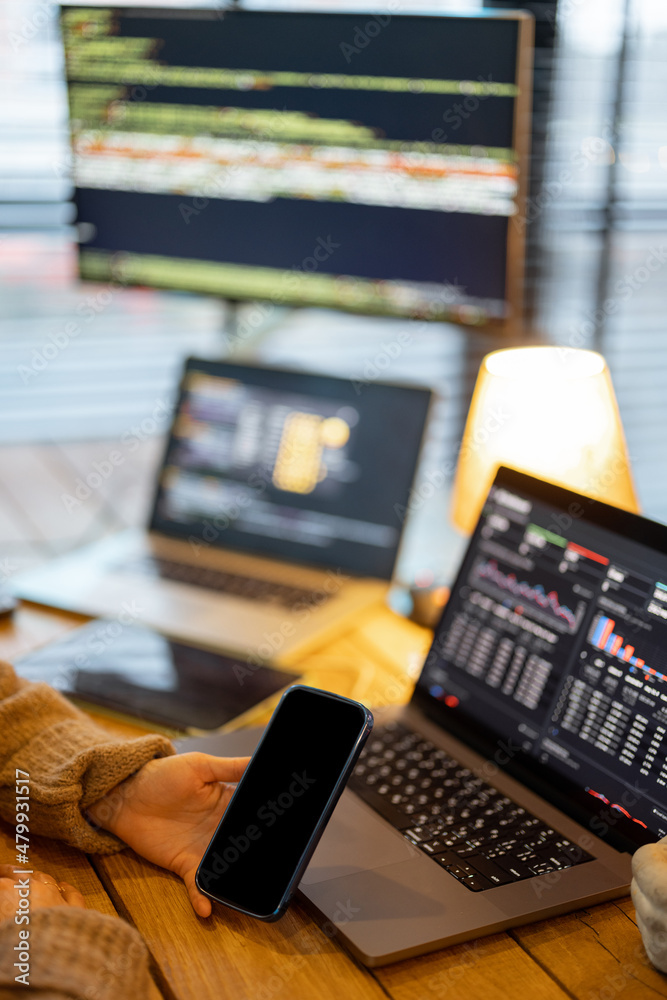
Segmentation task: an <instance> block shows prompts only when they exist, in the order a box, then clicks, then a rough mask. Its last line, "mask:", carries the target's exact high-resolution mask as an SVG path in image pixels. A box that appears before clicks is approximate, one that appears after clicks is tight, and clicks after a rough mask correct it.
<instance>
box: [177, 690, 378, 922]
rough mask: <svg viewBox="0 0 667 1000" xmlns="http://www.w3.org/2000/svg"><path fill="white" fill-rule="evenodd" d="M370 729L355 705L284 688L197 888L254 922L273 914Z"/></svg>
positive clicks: (208, 853) (297, 877) (306, 857)
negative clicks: (251, 917) (256, 919)
mask: <svg viewBox="0 0 667 1000" xmlns="http://www.w3.org/2000/svg"><path fill="white" fill-rule="evenodd" d="M372 726H373V717H372V715H371V713H370V712H369V711H368V709H366V708H364V706H363V705H360V704H359V703H358V702H356V701H351V700H350V699H348V698H342V697H340V696H338V695H334V694H331V693H329V692H328V691H319V690H317V689H316V688H308V687H303V686H302V685H294V686H293V687H290V688H288V689H287V691H286V692H285V693H284V695H283V696H282V698H281V699H280V702H279V703H278V707H277V708H276V710H275V712H274V713H273V716H272V717H271V720H270V722H269V725H268V726H267V728H266V731H265V733H264V735H263V737H262V739H261V741H260V743H259V746H258V747H257V749H256V750H255V753H254V754H253V756H252V758H251V760H250V763H249V764H248V767H247V768H246V771H245V773H244V775H243V777H242V778H241V781H240V782H239V785H238V787H237V789H236V791H235V792H234V795H233V796H232V799H231V801H230V803H229V805H228V806H227V809H226V811H225V814H224V816H223V817H222V820H221V821H220V824H219V825H218V828H217V830H216V832H215V834H214V835H213V839H212V840H211V843H210V844H209V846H208V847H207V849H206V852H205V854H204V857H203V858H202V860H201V863H200V865H199V868H198V869H197V875H196V883H197V887H198V889H200V890H201V892H203V893H205V894H206V895H207V896H210V897H211V899H214V900H217V901H218V902H220V903H224V904H225V905H226V906H230V907H232V908H233V909H235V910H240V911H241V912H243V913H247V914H249V915H250V916H253V917H257V918H259V919H260V920H277V919H278V917H281V916H282V914H283V913H284V912H285V909H286V908H287V904H288V903H289V900H290V898H291V896H292V894H293V892H294V890H295V889H296V886H297V884H298V882H299V880H300V878H301V877H302V875H303V873H304V871H305V869H306V866H307V865H308V862H309V861H310V858H311V856H312V854H313V851H314V850H315V847H316V846H317V842H318V841H319V839H320V837H321V835H322V833H323V831H324V828H325V826H326V824H327V821H328V820H329V817H330V816H331V814H332V812H333V810H334V806H335V805H336V802H337V801H338V799H339V798H340V795H341V793H342V791H343V789H344V787H345V783H346V781H347V779H348V778H349V776H350V774H351V773H352V769H353V768H354V765H355V762H356V760H357V758H358V757H359V754H360V752H361V749H362V747H363V745H364V743H365V742H366V740H367V738H368V735H369V733H370V731H371V728H372Z"/></svg>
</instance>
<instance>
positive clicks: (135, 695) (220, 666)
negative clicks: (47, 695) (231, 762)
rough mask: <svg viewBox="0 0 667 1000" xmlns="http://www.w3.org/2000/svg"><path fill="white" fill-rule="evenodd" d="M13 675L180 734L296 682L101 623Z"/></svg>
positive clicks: (231, 715) (226, 717)
mask: <svg viewBox="0 0 667 1000" xmlns="http://www.w3.org/2000/svg"><path fill="white" fill-rule="evenodd" d="M15 669H16V673H17V674H18V675H19V676H20V677H24V678H26V680H31V681H46V682H47V683H48V684H50V685H51V686H52V687H54V688H56V689H57V690H59V691H62V693H63V694H65V695H67V696H68V697H70V698H73V699H74V700H76V701H81V702H84V703H87V704H91V705H95V706H99V707H101V708H103V709H106V710H108V711H112V712H114V713H120V714H123V715H130V716H134V717H136V718H139V719H142V720H144V721H146V722H150V723H152V724H153V725H158V726H161V727H164V728H167V729H171V730H176V731H177V732H184V733H188V732H190V733H193V732H195V733H196V732H201V731H210V730H214V729H219V728H220V727H221V726H224V725H226V724H227V723H229V722H231V720H232V719H236V718H237V717H238V716H240V715H242V714H244V713H245V712H247V711H248V710H249V709H251V708H253V707H255V706H256V705H258V704H259V703H260V702H262V701H264V700H265V699H267V698H270V697H271V696H272V695H275V694H277V693H278V692H279V691H282V690H283V688H285V687H287V685H288V684H293V683H294V681H295V680H296V679H297V676H296V675H295V674H294V673H287V672H286V671H281V670H275V669H274V668H272V667H265V666H257V665H256V664H253V663H249V662H247V661H246V660H244V659H243V658H235V657H230V656H225V655H223V654H222V653H215V652H212V651H210V650H206V649H198V648H196V647H195V646H189V645H185V644H184V643H182V642H176V641H175V640H173V639H168V638H166V637H165V636H163V635H160V634H159V633H157V632H153V631H152V630H151V629H146V628H140V627H139V626H136V625H122V624H121V623H120V622H117V621H106V620H96V621H92V622H89V623H88V624H87V625H84V626H82V627H81V628H78V629H75V630H74V631H73V632H71V633H69V634H68V635H66V636H65V637H64V638H63V639H60V640H59V641H57V642H54V643H51V644H49V645H48V646H45V647H44V648H43V649H39V650H37V651H36V652H34V653H30V654H28V655H27V656H25V657H23V658H22V659H20V660H18V661H17V662H16V664H15Z"/></svg>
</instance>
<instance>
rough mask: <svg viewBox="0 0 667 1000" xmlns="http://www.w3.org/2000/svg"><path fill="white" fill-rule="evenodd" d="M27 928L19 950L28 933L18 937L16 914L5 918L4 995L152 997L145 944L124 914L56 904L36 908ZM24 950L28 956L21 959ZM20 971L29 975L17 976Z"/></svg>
mask: <svg viewBox="0 0 667 1000" xmlns="http://www.w3.org/2000/svg"><path fill="white" fill-rule="evenodd" d="M28 930H29V935H30V936H29V938H28V945H29V947H28V948H26V949H25V950H24V951H23V952H21V951H15V950H14V949H15V948H17V946H18V945H19V944H20V943H21V944H23V945H25V939H24V940H23V941H22V942H20V941H19V928H18V927H17V926H16V924H15V923H14V921H13V920H5V921H3V922H2V923H0V1000H5V998H7V1000H16V998H18V997H20V996H25V995H26V994H27V995H29V996H39V997H40V1000H89V998H94V1000H129V998H132V1000H145V998H146V997H147V995H148V985H149V978H148V961H147V953H146V947H145V945H144V943H143V941H142V940H141V938H140V937H139V935H138V933H137V932H136V931H135V930H134V928H132V927H130V925H129V924H126V923H125V921H124V920H121V919H120V918H119V917H108V916H106V915H105V914H103V913H97V912H96V911H95V910H84V909H82V908H80V907H78V906H53V907H48V908H47V909H43V910H37V911H36V912H35V913H33V914H31V916H30V926H29V928H28ZM21 956H22V957H23V958H27V961H25V962H21V961H20V957H21ZM14 962H17V963H18V966H19V967H17V968H15V967H14ZM26 966H27V970H26V968H25V967H26ZM21 975H23V976H26V975H27V980H26V979H25V978H24V979H23V981H19V982H17V981H16V976H21ZM33 991H35V992H33ZM37 991H38V992H37Z"/></svg>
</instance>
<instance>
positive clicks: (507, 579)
mask: <svg viewBox="0 0 667 1000" xmlns="http://www.w3.org/2000/svg"><path fill="white" fill-rule="evenodd" d="M477 576H478V577H479V578H480V579H481V580H486V581H488V582H489V583H492V584H494V585H495V586H496V587H498V588H499V589H500V590H505V591H507V592H508V593H510V594H512V595H513V596H514V597H519V598H521V599H522V600H524V601H527V602H528V603H529V604H534V605H535V606H536V607H538V608H540V609H541V610H542V611H548V612H551V614H553V615H554V616H555V617H556V618H558V619H560V620H561V621H564V622H565V623H566V624H567V625H569V627H570V628H571V629H574V628H576V625H577V616H576V615H575V613H574V611H572V609H571V608H568V607H567V605H565V604H561V603H560V600H559V597H558V593H557V591H555V590H549V591H547V590H546V589H545V588H544V587H543V586H542V584H541V583H536V584H532V583H528V581H526V580H519V578H518V577H517V575H516V573H511V572H510V573H503V571H502V570H501V568H500V567H499V565H498V563H497V562H496V560H495V559H487V560H485V561H483V562H481V563H479V565H478V566H477Z"/></svg>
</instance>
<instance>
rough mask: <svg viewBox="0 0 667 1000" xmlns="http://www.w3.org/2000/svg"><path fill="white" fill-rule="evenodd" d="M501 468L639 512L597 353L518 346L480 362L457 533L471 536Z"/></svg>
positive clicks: (457, 500)
mask: <svg viewBox="0 0 667 1000" xmlns="http://www.w3.org/2000/svg"><path fill="white" fill-rule="evenodd" d="M499 465H509V466H511V467H512V468H514V469H518V470H519V471H521V472H527V473H530V474H531V475H533V476H537V477H539V478H541V479H547V480H549V481H550V482H553V483H557V484H558V485H561V486H565V487H567V488H569V489H573V490H576V491H577V492H579V493H584V494H586V495H587V496H592V497H595V499H596V500H603V501H605V502H606V503H610V504H614V505H615V506H617V507H623V508H625V510H630V511H634V512H638V511H639V503H638V501H637V495H636V493H635V487H634V483H633V481H632V474H631V471H630V462H629V458H628V453H627V448H626V444H625V435H624V434H623V427H622V425H621V418H620V415H619V412H618V405H617V403H616V397H615V395H614V388H613V386H612V382H611V375H610V374H609V368H608V367H607V363H606V361H605V359H604V358H603V357H602V355H601V354H597V353H595V352H594V351H581V350H574V349H572V348H565V347H519V348H513V349H509V350H503V351H494V352H493V353H492V354H488V355H487V356H486V357H485V358H484V360H483V361H482V365H481V368H480V371H479V375H478V377H477V382H476V385H475V391H474V393H473V398H472V402H471V404H470V410H469V412H468V419H467V421H466V426H465V430H464V432H463V440H462V442H461V450H460V453H459V459H458V465H457V470H456V478H455V480H454V490H453V497H452V520H453V522H454V524H455V525H456V527H457V528H460V529H461V531H464V532H467V533H470V532H472V531H473V529H474V527H475V525H476V523H477V520H478V518H479V514H480V512H481V509H482V506H483V504H484V501H485V499H486V496H487V494H488V492H489V488H490V486H491V483H492V481H493V478H494V476H495V474H496V470H497V469H498V466H499Z"/></svg>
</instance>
